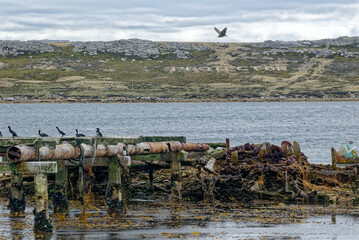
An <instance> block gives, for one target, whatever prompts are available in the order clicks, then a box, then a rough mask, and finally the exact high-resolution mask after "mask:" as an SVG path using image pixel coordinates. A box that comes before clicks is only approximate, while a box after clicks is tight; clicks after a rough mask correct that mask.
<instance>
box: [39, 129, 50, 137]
mask: <svg viewBox="0 0 359 240" xmlns="http://www.w3.org/2000/svg"><path fill="white" fill-rule="evenodd" d="M39 136H40V137H48V136H49V135H47V134H46V133H42V132H41V130H39Z"/></svg>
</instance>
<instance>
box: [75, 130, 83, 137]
mask: <svg viewBox="0 0 359 240" xmlns="http://www.w3.org/2000/svg"><path fill="white" fill-rule="evenodd" d="M76 137H85V135H84V134H82V133H79V131H78V130H77V129H76Z"/></svg>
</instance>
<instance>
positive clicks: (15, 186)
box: [8, 163, 26, 213]
mask: <svg viewBox="0 0 359 240" xmlns="http://www.w3.org/2000/svg"><path fill="white" fill-rule="evenodd" d="M10 169H11V187H10V192H9V205H8V208H9V209H10V212H11V213H22V212H24V211H25V206H26V200H25V193H24V188H23V174H22V172H21V170H20V164H13V163H10Z"/></svg>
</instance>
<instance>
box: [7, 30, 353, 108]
mask: <svg viewBox="0 0 359 240" xmlns="http://www.w3.org/2000/svg"><path fill="white" fill-rule="evenodd" d="M332 98H335V99H357V98H359V37H340V38H337V39H323V40H315V41H292V42H284V41H265V42H261V43H179V42H153V41H148V40H140V39H129V40H119V41H108V42H101V41H98V42H64V41H61V42H48V41H7V40H6V41H5V40H4V41H1V40H0V100H1V99H2V100H3V101H24V102H28V101H29V102H32V101H224V100H230V101H243V100H261V101H266V100H298V99H299V100H301V99H323V100H328V99H332Z"/></svg>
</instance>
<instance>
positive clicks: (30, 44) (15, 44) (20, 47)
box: [0, 40, 54, 57]
mask: <svg viewBox="0 0 359 240" xmlns="http://www.w3.org/2000/svg"><path fill="white" fill-rule="evenodd" d="M53 51H54V48H53V47H52V46H51V45H49V44H47V43H44V42H41V41H18V40H0V55H3V56H5V57H6V56H9V55H11V56H18V55H24V54H25V53H44V52H53Z"/></svg>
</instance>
